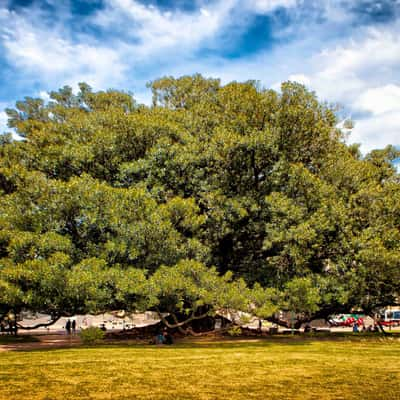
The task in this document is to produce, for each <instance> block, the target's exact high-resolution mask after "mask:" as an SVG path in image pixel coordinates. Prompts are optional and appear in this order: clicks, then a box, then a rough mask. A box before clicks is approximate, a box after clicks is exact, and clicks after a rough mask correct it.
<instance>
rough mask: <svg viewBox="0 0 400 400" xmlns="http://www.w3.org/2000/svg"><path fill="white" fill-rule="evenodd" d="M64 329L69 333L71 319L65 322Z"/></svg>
mask: <svg viewBox="0 0 400 400" xmlns="http://www.w3.org/2000/svg"><path fill="white" fill-rule="evenodd" d="M65 330H66V331H67V334H68V335H70V334H71V320H70V319H69V320H68V321H67V323H66V324H65Z"/></svg>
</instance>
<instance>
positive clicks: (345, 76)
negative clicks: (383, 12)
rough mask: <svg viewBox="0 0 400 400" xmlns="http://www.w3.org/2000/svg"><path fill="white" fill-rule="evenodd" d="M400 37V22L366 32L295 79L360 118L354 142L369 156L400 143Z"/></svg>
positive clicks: (324, 53) (319, 56)
mask: <svg viewBox="0 0 400 400" xmlns="http://www.w3.org/2000/svg"><path fill="white" fill-rule="evenodd" d="M398 32H399V25H398V24H397V23H396V24H392V25H388V26H386V27H384V28H380V29H377V28H374V29H371V28H367V29H361V30H360V31H359V32H357V35H355V36H354V37H351V38H350V39H347V40H345V41H343V42H342V43H341V44H339V45H336V46H335V47H328V48H326V49H324V50H323V51H320V52H318V53H316V54H315V55H314V56H312V57H311V58H310V60H309V61H308V62H305V63H304V65H303V66H302V69H300V70H299V72H297V73H295V74H293V75H291V76H290V79H293V80H298V81H300V82H301V79H302V80H303V81H302V83H304V84H306V85H307V86H310V87H311V88H312V89H314V90H315V91H316V93H317V94H318V96H319V97H320V98H322V99H324V100H328V101H330V102H337V103H339V104H341V105H342V106H343V107H344V108H345V109H347V110H348V112H350V113H352V114H354V115H356V117H355V128H354V130H353V131H352V132H351V134H350V136H349V139H348V142H350V143H354V142H359V143H361V144H362V146H361V149H362V151H364V152H365V151H369V150H371V149H373V148H376V147H385V146H386V145H387V144H394V145H398V144H400V117H399V115H400V86H399V85H398V80H399V76H400V41H399V40H398ZM295 77H297V78H299V79H294V78H295ZM357 115H358V118H357Z"/></svg>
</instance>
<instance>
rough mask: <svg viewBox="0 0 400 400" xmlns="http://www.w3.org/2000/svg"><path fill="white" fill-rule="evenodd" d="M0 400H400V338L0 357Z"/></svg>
mask: <svg viewBox="0 0 400 400" xmlns="http://www.w3.org/2000/svg"><path fill="white" fill-rule="evenodd" d="M0 382H1V385H0V399H13V400H14V399H43V400H44V399H48V400H50V399H51V400H53V399H63V400H64V399H171V400H172V399H173V400H175V399H177V400H180V399H182V400H183V399H229V400H235V399H259V400H264V399H318V400H319V399H335V400H338V399H346V400H347V399H374V400H376V399H388V400H389V399H390V400H394V399H400V389H399V382H400V340H399V339H398V338H389V339H376V338H362V339H351V338H339V340H338V339H336V340H333V339H327V338H322V339H318V338H314V339H308V340H306V339H301V338H287V339H275V340H272V339H270V340H268V339H267V340H259V341H240V340H231V341H219V342H205V341H202V342H199V343H190V342H189V343H187V342H186V343H185V342H183V343H179V344H176V345H173V346H170V347H167V346H165V347H164V346H162V347H156V346H134V345H131V346H129V345H126V344H120V345H114V346H112V345H103V346H97V347H93V348H84V347H78V348H73V349H63V350H35V351H30V352H17V351H14V352H2V353H0Z"/></svg>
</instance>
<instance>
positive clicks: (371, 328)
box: [353, 323, 379, 333]
mask: <svg viewBox="0 0 400 400" xmlns="http://www.w3.org/2000/svg"><path fill="white" fill-rule="evenodd" d="M361 331H362V332H379V328H378V325H376V324H374V325H368V328H367V327H366V326H365V325H364V324H363V326H362V329H361ZM353 332H354V333H357V332H360V329H359V326H358V324H357V323H355V324H354V325H353Z"/></svg>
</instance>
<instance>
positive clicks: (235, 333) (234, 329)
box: [227, 325, 242, 337]
mask: <svg viewBox="0 0 400 400" xmlns="http://www.w3.org/2000/svg"><path fill="white" fill-rule="evenodd" d="M227 333H228V335H229V336H233V337H235V336H240V335H241V334H242V329H241V328H240V326H237V325H234V326H232V328H229V329H228V331H227Z"/></svg>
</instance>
